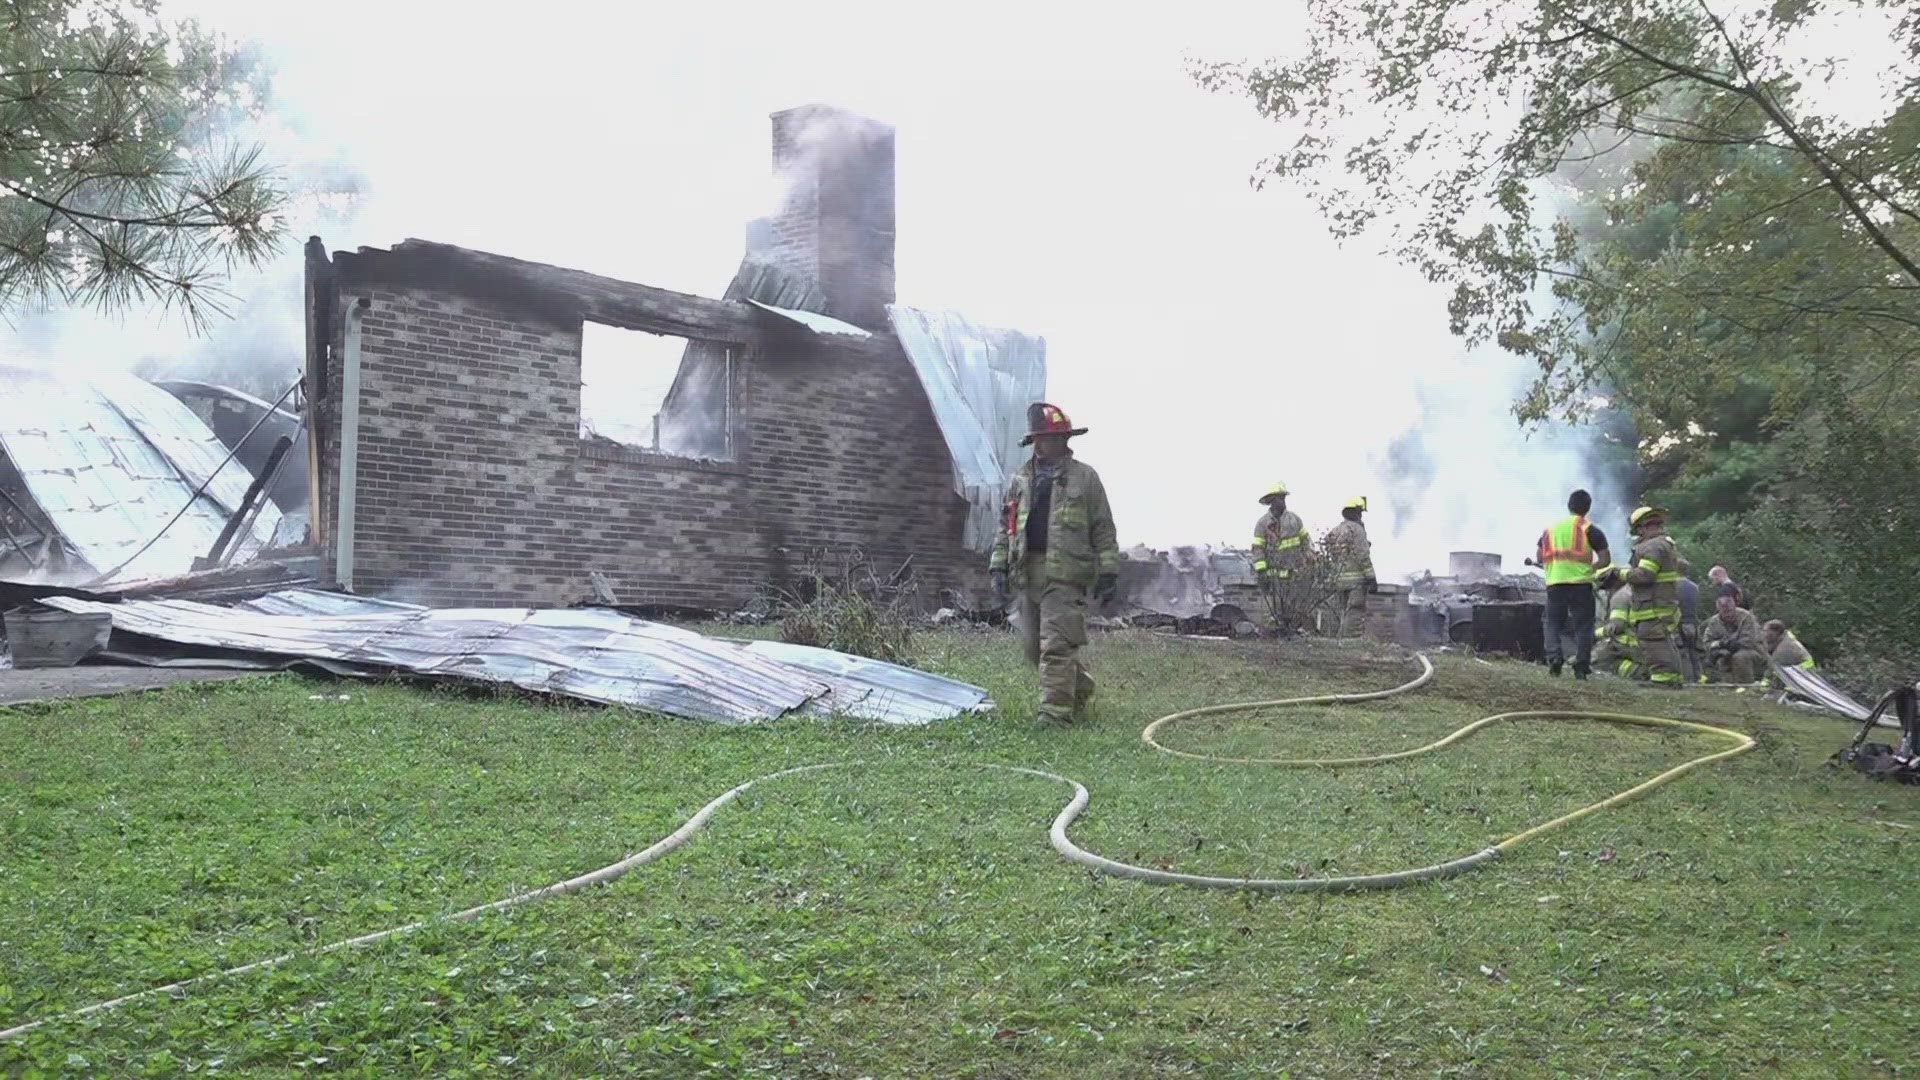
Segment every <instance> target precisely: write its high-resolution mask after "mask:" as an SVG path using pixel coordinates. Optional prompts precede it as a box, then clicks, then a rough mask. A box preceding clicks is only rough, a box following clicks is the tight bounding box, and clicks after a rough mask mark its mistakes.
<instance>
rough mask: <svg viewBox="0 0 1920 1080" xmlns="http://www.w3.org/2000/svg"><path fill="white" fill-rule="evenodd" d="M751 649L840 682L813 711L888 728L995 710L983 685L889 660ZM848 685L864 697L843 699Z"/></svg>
mask: <svg viewBox="0 0 1920 1080" xmlns="http://www.w3.org/2000/svg"><path fill="white" fill-rule="evenodd" d="M747 648H748V649H749V650H751V651H753V652H756V653H759V654H760V655H762V656H765V657H769V658H771V659H774V660H778V661H780V662H781V663H783V664H791V665H793V666H795V667H800V668H805V669H807V670H808V671H811V672H814V673H816V674H818V675H821V676H823V677H826V678H828V679H831V680H832V681H833V682H834V683H835V684H836V687H835V690H836V692H835V694H834V695H833V696H832V697H831V698H827V699H822V700H821V701H816V702H814V703H812V704H811V705H809V706H808V708H809V710H810V711H816V712H827V713H837V714H839V715H842V716H856V717H859V718H861V719H865V720H878V721H880V722H882V723H887V724H925V723H930V722H932V721H934V720H944V719H946V718H948V717H950V716H953V715H955V714H957V713H962V712H977V711H980V710H983V709H987V708H991V707H992V702H990V701H988V700H987V692H986V691H985V690H983V689H981V688H980V687H978V686H973V685H971V684H969V683H963V682H961V681H959V680H958V679H949V678H947V677H946V676H944V675H935V674H933V673H932V672H928V671H921V670H919V669H917V668H910V667H902V666H901V665H899V664H889V663H887V662H886V661H884V660H873V659H870V658H868V657H865V656H854V655H852V654H850V653H843V652H835V651H833V650H832V649H817V648H814V647H813V646H810V645H793V644H789V643H787V642H784V641H755V642H751V643H749V644H748V645H747ZM847 684H852V685H854V686H856V687H858V688H860V689H861V690H862V691H863V693H861V694H860V695H858V696H857V697H856V698H855V699H854V700H850V701H846V700H841V698H842V696H843V695H842V693H841V692H840V687H842V686H845V685H847Z"/></svg>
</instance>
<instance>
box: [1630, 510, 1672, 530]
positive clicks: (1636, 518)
mask: <svg viewBox="0 0 1920 1080" xmlns="http://www.w3.org/2000/svg"><path fill="white" fill-rule="evenodd" d="M1650 517H1657V518H1659V519H1661V520H1662V521H1664V520H1666V517H1667V512H1666V510H1664V509H1662V508H1661V507H1658V506H1642V507H1638V508H1636V509H1635V510H1634V512H1633V513H1632V514H1630V515H1628V517H1627V526H1628V527H1629V528H1638V527H1639V525H1640V523H1641V522H1642V521H1645V520H1647V519H1648V518H1650Z"/></svg>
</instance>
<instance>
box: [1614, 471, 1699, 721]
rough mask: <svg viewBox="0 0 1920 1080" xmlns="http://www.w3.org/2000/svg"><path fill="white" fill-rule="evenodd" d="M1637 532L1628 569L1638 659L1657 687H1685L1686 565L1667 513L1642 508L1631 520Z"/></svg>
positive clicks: (1629, 616) (1629, 624)
mask: <svg viewBox="0 0 1920 1080" xmlns="http://www.w3.org/2000/svg"><path fill="white" fill-rule="evenodd" d="M1627 525H1628V527H1629V528H1631V529H1632V530H1633V535H1634V544H1633V554H1632V555H1631V556H1630V557H1629V558H1628V561H1627V567H1626V574H1625V577H1626V582H1627V587H1628V588H1629V589H1630V590H1631V593H1630V598H1629V600H1628V607H1627V628H1628V630H1629V631H1630V632H1631V633H1632V634H1633V636H1634V639H1635V642H1636V644H1635V646H1634V649H1633V653H1632V656H1633V660H1634V662H1635V664H1636V665H1637V666H1642V667H1644V668H1645V669H1646V676H1647V681H1649V682H1651V683H1653V685H1655V686H1665V687H1678V686H1682V685H1684V678H1683V676H1682V674H1681V671H1680V652H1679V650H1678V649H1677V648H1676V647H1675V646H1676V644H1677V642H1678V639H1679V636H1680V578H1681V576H1682V574H1683V573H1684V572H1685V568H1686V562H1685V560H1683V559H1682V558H1681V557H1680V548H1679V546H1678V545H1677V544H1675V543H1674V542H1673V538H1672V537H1670V536H1668V535H1667V520H1666V511H1664V510H1661V509H1659V508H1658V507H1653V506H1642V507H1640V508H1638V509H1636V510H1635V511H1634V512H1633V513H1632V515H1630V516H1629V517H1628V518H1627Z"/></svg>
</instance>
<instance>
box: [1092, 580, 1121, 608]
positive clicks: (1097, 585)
mask: <svg viewBox="0 0 1920 1080" xmlns="http://www.w3.org/2000/svg"><path fill="white" fill-rule="evenodd" d="M1119 591H1120V575H1119V574H1101V575H1100V576H1099V577H1098V578H1095V579H1094V582H1093V598H1094V599H1095V600H1098V601H1100V602H1101V603H1103V604H1104V603H1106V602H1107V601H1109V600H1112V599H1113V594H1114V593H1117V592H1119Z"/></svg>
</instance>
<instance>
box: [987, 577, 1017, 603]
mask: <svg viewBox="0 0 1920 1080" xmlns="http://www.w3.org/2000/svg"><path fill="white" fill-rule="evenodd" d="M988 576H989V577H991V578H992V579H993V602H994V603H996V604H1001V605H1005V604H1006V602H1007V601H1008V600H1011V599H1013V595H1012V594H1011V593H1010V592H1008V591H1007V572H1006V571H1005V570H995V571H993V573H991V574H990V575H988Z"/></svg>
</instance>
